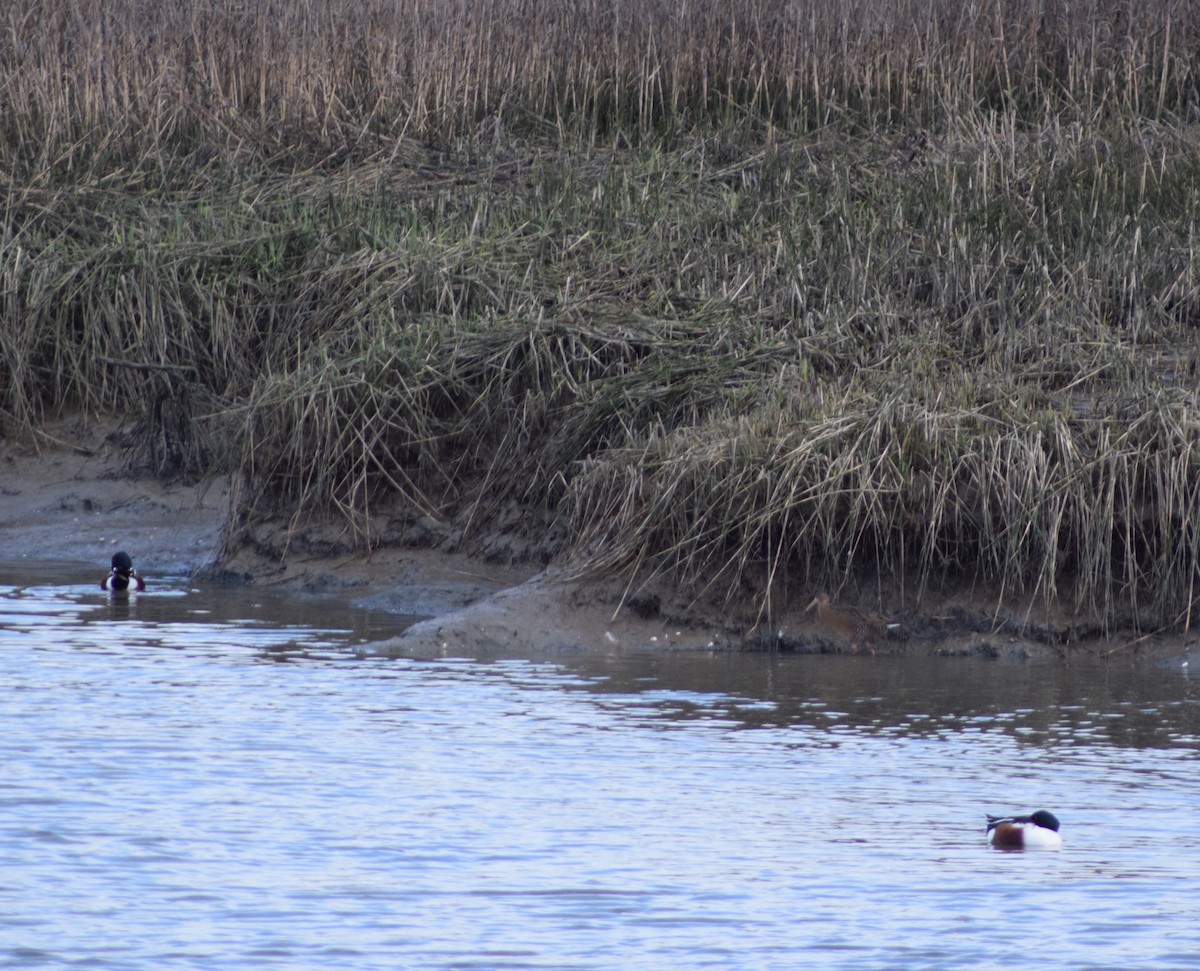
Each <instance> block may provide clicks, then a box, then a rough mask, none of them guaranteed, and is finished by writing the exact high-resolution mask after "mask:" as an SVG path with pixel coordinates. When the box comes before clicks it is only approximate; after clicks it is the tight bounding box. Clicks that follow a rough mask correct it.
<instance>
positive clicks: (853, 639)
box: [804, 593, 900, 654]
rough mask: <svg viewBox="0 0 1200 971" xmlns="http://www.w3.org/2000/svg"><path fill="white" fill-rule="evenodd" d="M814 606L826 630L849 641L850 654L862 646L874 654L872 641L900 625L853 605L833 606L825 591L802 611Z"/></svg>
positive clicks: (855, 652)
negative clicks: (856, 608)
mask: <svg viewBox="0 0 1200 971" xmlns="http://www.w3.org/2000/svg"><path fill="white" fill-rule="evenodd" d="M814 607H815V608H816V609H817V619H818V620H819V621H820V622H821V624H822V625H823V626H824V627H825V628H826V629H827V630H829V631H831V632H832V633H834V634H837V635H839V636H841V637H844V638H846V639H847V641H849V643H850V653H851V654H857V653H858V649H859V647H862V648H864V649H865V650H866V651H867V653H868V654H874V653H875V643H874V642H875V641H876V640H878V639H879V638H881V637H883V636H884V635H886V634H887V632H888V631H889V630H892V629H894V628H897V627H899V626H900V625H899V624H889V623H888V622H887V621H886V620H884V619H883V618H882V617H877V616H876V615H874V614H868V613H865V612H863V611H861V610H855V609H854V608H853V607H835V606H834V605H833V604H832V603H831V602H830V600H829V594H827V593H818V594H817V595H816V596H815V597H813V601H812V603H810V604H809V605H808V606H807V607H805V608H804V612H805V613H808V612H809V611H810V610H812V609H813V608H814Z"/></svg>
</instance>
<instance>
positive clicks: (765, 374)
mask: <svg viewBox="0 0 1200 971" xmlns="http://www.w3.org/2000/svg"><path fill="white" fill-rule="evenodd" d="M1198 27H1200V13H1198V12H1197V9H1196V8H1195V5H1192V4H1185V3H1182V2H1170V0H1159V2H1154V0H1152V2H1149V3H1144V4H1141V5H1136V6H1135V5H1130V4H1127V3H1124V2H1120V3H1118V2H1116V0H1094V2H1091V3H1077V2H1068V0H1061V2H1046V0H1042V2H1034V0H985V2H982V3H976V4H962V3H959V2H957V0H939V2H937V3H934V4H932V5H931V4H928V3H926V4H915V3H902V2H899V0H895V2H888V3H879V2H876V0H844V2H842V3H840V4H825V5H819V4H814V5H802V4H796V3H783V2H780V0H776V2H767V0H748V2H745V3H738V4H728V3H717V2H716V0H700V2H683V0H681V2H677V3H670V4H668V3H665V2H658V0H651V2H649V3H644V2H639V3H633V2H627V0H612V2H609V3H600V2H593V3H583V4H549V3H544V4H541V3H533V2H529V0H524V2H522V0H512V2H502V0H484V2H477V0H463V2H461V3H459V4H444V3H436V4H435V3H431V2H427V0H399V2H395V0H391V2H387V3H384V2H382V0H366V2H365V3H362V4H358V5H351V4H329V3H319V2H315V0H314V2H309V3H295V2H287V3H284V2H283V0H260V2H257V3H255V2H250V3H238V4H233V3H219V2H215V0H205V2H201V0H190V2H184V3H181V4H174V5H170V4H160V3H151V2H149V0H145V2H138V0H116V2H113V3H107V4H100V3H92V2H90V0H77V2H75V3H70V4H67V3H58V2H56V3H50V2H48V0H31V2H29V3H26V4H22V5H18V7H10V8H5V10H4V12H3V13H0V98H2V99H3V108H4V110H3V111H2V112H0V180H2V181H0V409H2V411H0V417H2V418H3V419H4V421H5V425H6V427H8V428H12V429H18V430H19V429H21V428H28V427H31V426H34V425H36V423H37V422H38V421H39V420H40V419H41V418H42V417H43V416H44V415H45V414H46V412H48V411H53V410H57V409H67V408H84V409H86V410H89V411H110V412H112V411H115V412H118V413H122V414H133V415H134V416H136V417H137V418H138V422H137V429H136V431H137V439H136V440H137V442H138V443H140V444H139V448H140V453H139V455H140V460H141V461H143V462H146V463H149V464H150V465H151V466H152V467H154V468H155V469H156V470H157V471H159V472H161V473H163V474H193V475H194V474H202V473H205V472H209V471H213V470H216V469H225V470H234V471H236V472H239V473H240V474H241V475H242V476H243V477H244V478H245V480H246V481H247V482H248V483H249V485H250V488H249V489H247V490H246V491H245V493H244V495H245V497H246V505H245V506H244V507H243V509H242V513H243V519H244V520H246V521H252V519H253V517H254V516H255V515H257V514H259V513H260V512H268V511H269V512H277V511H279V510H280V509H284V510H290V511H295V512H296V513H297V514H298V515H299V514H302V513H307V512H310V511H316V512H329V511H334V512H337V513H339V514H341V515H343V516H344V517H345V518H346V521H347V522H348V523H350V524H351V526H352V528H353V529H354V530H355V531H356V532H357V534H358V535H359V536H360V537H361V538H362V541H363V542H364V543H370V542H374V541H375V539H376V537H377V536H378V535H379V530H378V528H377V526H378V522H379V521H380V519H381V518H390V519H400V520H403V519H404V518H405V517H406V516H407V517H410V518H416V517H429V518H432V519H435V520H439V521H442V522H444V523H447V524H448V532H447V535H449V536H452V537H461V541H462V542H463V543H465V544H469V543H470V542H471V541H472V537H473V536H474V537H477V536H480V535H483V534H484V533H485V532H486V531H487V529H488V528H489V525H490V524H494V523H496V522H498V521H501V520H503V521H504V522H505V523H506V524H508V526H511V520H512V519H513V516H514V513H513V510H514V509H515V510H519V511H523V513H524V514H526V515H527V516H528V517H529V518H528V519H527V520H526V521H527V522H529V523H538V524H542V523H544V522H546V521H553V522H554V524H555V525H554V528H553V530H552V532H551V535H552V536H553V537H555V538H554V540H553V541H552V542H550V543H548V544H544V545H550V546H556V548H557V549H558V550H559V551H560V552H563V553H573V554H574V555H576V556H577V557H579V558H581V559H582V560H583V561H584V562H586V563H588V564H589V565H590V566H592V567H593V568H596V569H612V570H615V569H619V570H625V571H631V572H635V573H638V574H639V575H642V574H649V573H654V572H656V571H669V572H671V573H672V574H673V575H675V576H678V577H680V578H682V579H683V580H685V581H686V582H687V583H689V584H691V585H692V586H693V587H694V589H695V590H696V591H697V593H698V594H699V593H706V594H708V595H719V596H725V595H731V594H732V593H735V592H737V591H739V590H741V589H743V586H744V585H745V584H750V585H752V586H756V587H760V588H761V587H764V586H766V585H768V582H769V581H770V580H771V579H772V578H774V577H777V576H779V575H780V574H781V573H783V572H785V571H786V572H787V573H789V575H791V576H793V577H798V578H800V579H801V580H810V581H812V582H813V583H818V582H819V583H821V584H822V585H824V584H827V583H831V582H832V583H837V582H853V581H856V580H858V579H861V578H863V577H871V576H884V575H899V576H903V577H904V578H906V582H911V583H913V584H915V585H916V586H917V587H918V588H919V587H920V586H921V585H922V584H925V583H928V582H933V581H935V580H937V579H940V578H944V577H955V578H962V577H969V578H973V579H980V580H983V581H986V582H994V583H998V584H1000V585H1002V586H1003V587H1005V588H1010V589H1017V588H1019V589H1021V590H1022V591H1026V592H1030V591H1032V592H1035V593H1040V594H1041V595H1043V596H1045V597H1046V598H1054V597H1056V596H1067V597H1070V598H1071V599H1073V600H1074V601H1076V602H1078V603H1079V604H1081V605H1084V606H1085V607H1088V608H1091V609H1093V610H1095V611H1096V613H1097V615H1098V616H1099V617H1100V618H1101V619H1102V620H1103V622H1105V623H1116V622H1125V621H1126V620H1131V619H1132V620H1133V621H1134V622H1136V623H1139V624H1141V625H1142V626H1143V627H1155V626H1182V625H1187V624H1189V623H1190V622H1191V621H1192V620H1193V619H1194V609H1195V603H1196V589H1195V588H1196V580H1197V578H1198V576H1200V572H1198V571H1200V535H1198V530H1197V525H1196V509H1197V498H1198V497H1197V494H1196V490H1197V486H1196V485H1195V483H1197V482H1200V452H1198V443H1200V412H1198V410H1197V400H1196V391H1195V388H1196V384H1197V379H1198V376H1200V348H1198V346H1197V339H1196V328H1197V325H1198V324H1200V276H1198V274H1200V271H1198V270H1197V266H1198V265H1200V262H1198V259H1197V257H1198V253H1197V246H1198V240H1197V233H1196V226H1197V225H1200V193H1198V192H1197V187H1198V185H1200V117H1198V114H1200V111H1198V109H1197V102H1198V94H1197V82H1198V77H1200V75H1198V74H1197V40H1198V39H1200V30H1198ZM506 528H507V526H506ZM530 528H540V527H533V526H531V527H530Z"/></svg>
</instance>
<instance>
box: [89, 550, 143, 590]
mask: <svg viewBox="0 0 1200 971" xmlns="http://www.w3.org/2000/svg"><path fill="white" fill-rule="evenodd" d="M100 586H101V587H103V588H104V589H105V590H107V591H109V592H110V593H140V592H141V591H143V590H145V589H146V581H145V580H143V579H142V576H141V574H140V573H137V572H135V571H134V569H133V560H132V559H131V558H130V556H129V554H128V553H126V552H124V551H122V552H120V553H114V554H113V558H112V570H110V571H109V574H108V576H106V577H105V578H104V579H103V580H101V581H100Z"/></svg>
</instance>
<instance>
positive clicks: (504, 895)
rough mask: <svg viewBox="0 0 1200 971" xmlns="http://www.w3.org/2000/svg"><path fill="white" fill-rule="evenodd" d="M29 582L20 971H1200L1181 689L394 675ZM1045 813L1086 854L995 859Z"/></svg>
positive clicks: (287, 634) (736, 671) (20, 689)
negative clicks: (1001, 834) (1010, 820)
mask: <svg viewBox="0 0 1200 971" xmlns="http://www.w3.org/2000/svg"><path fill="white" fill-rule="evenodd" d="M94 579H96V578H91V577H88V578H87V582H84V581H83V578H80V582H79V583H77V584H75V583H72V582H67V583H61V582H60V583H56V584H51V583H49V582H42V583H38V582H36V581H35V582H34V583H33V584H32V585H28V584H26V585H19V584H15V583H13V581H12V579H11V578H9V579H8V580H5V579H4V578H3V577H0V729H2V731H0V759H2V762H0V764H2V765H3V767H4V772H3V775H2V776H0V861H2V865H0V966H2V967H21V968H43V967H52V968H58V967H92V968H104V969H147V971H150V969H154V971H160V969H164V968H166V969H170V968H196V969H206V971H210V969H215V968H218V969H219V968H237V969H244V968H259V967H261V968H272V969H276V968H281V969H286V968H304V969H310V968H311V969H318V968H319V969H327V968H354V969H383V968H402V969H407V968H413V969H442V968H481V969H506V968H543V969H570V968H589V969H593V968H594V969H641V968H647V969H658V968H663V969H685V968H686V969H691V968H779V969H795V968H822V969H840V968H845V969H858V968H863V969H867V968H879V969H896V968H903V969H912V968H947V969H961V968H1014V967H1020V968H1080V969H1083V968H1114V969H1116V968H1119V969H1138V968H1163V969H1166V968H1200V836H1198V835H1197V825H1196V808H1197V806H1198V805H1200V771H1198V770H1200V703H1198V698H1200V691H1198V690H1197V685H1196V683H1195V682H1194V681H1192V680H1189V679H1188V678H1187V677H1186V676H1184V675H1181V674H1179V673H1178V672H1177V671H1174V672H1172V671H1166V670H1158V669H1153V668H1150V667H1148V666H1146V667H1132V666H1124V665H1122V666H1119V667H1107V668H1104V667H1099V666H1086V667H1059V666H1040V665H1030V666H1013V665H1005V664H997V663H986V662H975V661H965V660H961V659H958V660H944V661H918V660H913V659H905V660H897V659H892V658H886V657H876V658H854V657H821V656H817V657H788V656H763V655H712V656H702V657H695V656H658V657H647V656H626V657H620V656H615V657H606V658H596V657H572V656H561V657H555V658H550V659H547V658H545V657H542V658H535V659H519V658H506V659H490V660H487V659H484V660H473V659H467V658H425V659H422V658H407V659H397V660H386V659H383V658H377V657H374V656H370V655H367V654H365V653H364V652H363V651H361V650H359V649H357V648H356V645H358V644H360V643H361V642H362V641H363V640H364V639H366V638H371V637H380V636H385V635H387V634H390V633H392V632H394V630H395V629H396V628H397V627H398V626H401V622H400V621H399V620H397V619H394V618H389V617H387V616H378V615H365V614H363V613H362V612H354V611H346V610H344V609H342V608H340V607H338V606H337V605H336V604H333V603H331V602H329V601H325V602H320V601H294V600H284V599H274V600H272V599H271V598H269V597H268V596H266V595H264V594H262V593H261V592H252V593H247V592H245V591H236V592H235V591H220V590H217V591H213V590H208V591H205V590H197V589H193V588H191V587H189V586H188V585H187V584H186V583H184V582H182V581H181V582H180V583H178V584H177V585H175V586H174V587H173V588H168V589H164V590H161V591H158V592H155V593H154V594H152V595H146V596H144V597H142V598H140V599H138V600H137V602H136V603H135V604H133V605H131V606H129V607H128V608H125V607H119V608H115V607H114V606H112V605H111V604H110V603H109V601H108V600H107V599H106V596H105V595H103V594H101V592H100V591H99V590H93V589H92V588H91V582H92V581H93V580H94ZM1042 806H1045V807H1048V808H1051V809H1053V810H1054V811H1055V812H1056V813H1057V814H1058V816H1059V817H1060V819H1062V821H1063V836H1064V839H1065V842H1066V848H1065V849H1064V850H1063V852H1061V853H1059V854H1040V855H1036V854H1005V853H998V852H995V851H992V850H989V849H988V848H987V846H986V843H985V840H984V835H983V827H982V822H983V814H984V813H985V812H987V811H994V812H998V811H1009V810H1016V809H1034V808H1039V807H1042Z"/></svg>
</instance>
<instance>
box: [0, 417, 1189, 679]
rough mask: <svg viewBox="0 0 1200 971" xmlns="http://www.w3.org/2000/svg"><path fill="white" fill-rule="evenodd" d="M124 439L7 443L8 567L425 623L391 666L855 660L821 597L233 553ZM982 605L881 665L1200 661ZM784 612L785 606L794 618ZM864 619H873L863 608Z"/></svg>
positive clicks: (202, 502)
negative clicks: (737, 594) (288, 599)
mask: <svg viewBox="0 0 1200 971" xmlns="http://www.w3.org/2000/svg"><path fill="white" fill-rule="evenodd" d="M121 440H122V438H121V435H120V429H119V428H117V427H116V426H115V425H114V424H113V423H112V422H105V421H83V420H80V419H71V420H63V421H60V422H56V423H54V424H52V425H49V426H47V427H46V428H45V429H44V431H43V432H42V433H41V434H40V435H39V436H38V439H37V440H36V441H32V442H13V441H9V440H6V439H0V534H2V535H3V543H4V548H5V549H6V550H7V551H8V554H7V555H8V556H9V558H10V560H13V561H19V560H21V559H30V560H54V559H59V560H76V561H80V562H89V561H95V562H96V563H97V565H98V570H99V571H100V572H101V573H102V572H103V571H104V569H105V568H106V566H107V563H108V559H109V557H111V555H112V553H113V552H114V551H115V550H117V549H118V548H123V549H126V550H128V551H129V552H130V553H132V554H133V555H134V558H135V562H136V563H137V564H138V567H139V569H140V570H142V572H144V573H145V574H147V575H148V576H151V577H152V576H154V575H160V576H189V577H194V578H195V579H196V582H199V583H251V584H256V585H259V584H261V585H270V586H273V587H278V588H282V589H285V590H291V591H294V592H296V593H297V594H298V595H303V594H320V595H323V596H339V597H344V598H345V599H346V600H348V601H350V602H353V603H355V604H357V605H361V606H365V607H369V608H375V609H383V610H389V611H392V612H395V613H403V614H411V615H414V616H419V617H423V618H426V619H424V620H421V621H419V622H418V623H416V624H414V625H413V626H412V627H411V628H409V630H408V631H407V632H406V633H405V634H403V635H402V636H400V637H398V638H393V639H391V640H389V641H385V642H381V643H379V644H378V645H376V649H377V650H378V651H380V652H382V653H388V654H395V655H428V654H440V653H455V654H485V653H511V652H527V653H534V654H543V653H548V652H550V653H552V652H560V651H572V652H604V653H611V652H616V651H623V650H638V651H681V650H682V651H686V650H781V651H803V652H843V651H845V650H846V649H847V647H848V645H846V644H845V643H843V642H842V640H840V639H839V638H838V637H837V635H836V634H835V633H833V632H830V631H827V630H823V629H822V628H821V625H820V624H819V623H818V622H817V620H816V618H815V617H814V616H813V615H812V614H806V613H805V612H804V610H803V608H804V606H806V605H807V604H808V602H809V600H810V599H811V597H812V591H808V590H789V589H787V587H786V584H779V585H778V589H776V590H774V591H773V592H772V598H771V599H772V603H773V605H775V606H773V609H772V611H771V612H770V617H769V622H768V620H767V618H766V617H765V616H764V614H765V612H764V611H763V610H762V609H761V599H762V598H761V597H754V596H747V597H746V599H745V602H743V603H740V604H733V605H730V604H719V605H717V604H706V603H705V602H703V601H697V600H696V599H695V598H693V597H690V596H688V595H687V594H685V593H684V592H682V591H678V590H674V589H672V588H670V587H669V585H666V584H662V583H660V584H658V585H656V586H651V587H647V588H644V589H640V590H638V591H636V592H631V591H630V590H628V589H627V588H625V587H624V586H623V585H622V584H621V583H619V582H616V581H602V580H594V579H593V580H577V579H572V578H571V577H570V575H569V573H568V571H567V570H565V569H563V568H562V567H558V566H551V567H549V568H545V569H543V568H542V567H541V565H540V564H529V563H516V564H504V563H489V562H485V561H483V560H481V559H479V558H475V557H471V556H467V555H464V554H462V553H447V552H443V551H439V550H437V549H429V548H426V549H419V548H412V547H403V546H385V547H381V548H378V549H375V550H373V551H370V552H363V551H362V550H361V549H356V548H355V544H354V542H353V538H352V537H349V536H348V535H347V533H346V530H345V529H343V528H341V527H340V526H339V525H337V524H333V523H328V524H324V525H317V526H313V527H311V528H309V529H306V530H305V531H303V532H301V533H296V532H295V531H294V530H291V531H289V529H288V528H287V527H288V524H286V523H282V522H281V523H263V524H260V525H259V526H257V527H256V529H255V530H254V531H253V533H252V534H251V536H252V540H251V541H247V542H243V543H241V544H240V545H239V547H238V548H237V549H236V550H235V551H233V552H232V553H227V552H225V551H223V549H222V546H223V535H224V534H223V530H224V526H225V522H226V516H227V512H228V509H229V488H230V487H229V483H228V481H225V480H216V481H213V482H209V483H202V484H199V485H193V484H183V483H162V482H159V481H157V480H154V479H152V478H146V477H137V476H132V475H130V473H129V471H128V469H127V462H126V456H125V455H124V453H123V451H122V448H121ZM996 603H997V598H996V597H995V596H988V595H987V594H986V592H981V591H978V590H945V591H940V592H939V593H938V595H937V596H936V597H931V596H928V595H927V596H926V597H925V598H924V600H923V602H922V603H921V604H920V607H919V608H918V609H910V610H908V611H906V612H902V613H901V614H900V615H899V616H898V617H897V618H896V619H898V620H899V621H900V623H901V627H900V631H899V633H897V634H896V635H893V636H889V637H887V638H886V639H881V640H880V641H879V643H878V644H877V645H876V646H877V651H878V654H880V655H886V654H893V655H930V654H940V655H968V656H982V657H991V658H997V659H1001V660H1004V659H1008V660H1039V661H1050V662H1067V661H1074V660H1076V659H1090V660H1099V661H1117V660H1129V659H1145V660H1147V661H1149V662H1152V663H1155V664H1162V665H1165V666H1175V667H1180V666H1181V665H1182V664H1183V663H1184V662H1186V661H1188V660H1189V657H1190V655H1192V654H1196V655H1197V656H1200V637H1197V636H1195V635H1194V634H1173V635H1157V634H1146V633H1139V632H1136V631H1117V632H1112V633H1110V634H1109V635H1108V636H1103V635H1100V634H1098V633H1096V632H1093V631H1092V630H1091V629H1090V628H1089V625H1088V624H1087V623H1086V621H1081V620H1080V618H1078V617H1073V616H1070V615H1069V613H1068V612H1066V611H1063V612H1061V613H1060V614H1058V615H1057V616H1055V615H1051V614H1049V613H1047V612H1046V611H1045V610H1038V609H1034V608H1031V607H1030V606H1029V605H1028V604H1021V603H1003V604H1002V606H1001V607H999V608H998V607H997V606H996ZM780 604H782V606H778V605H780ZM864 606H865V605H864Z"/></svg>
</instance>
